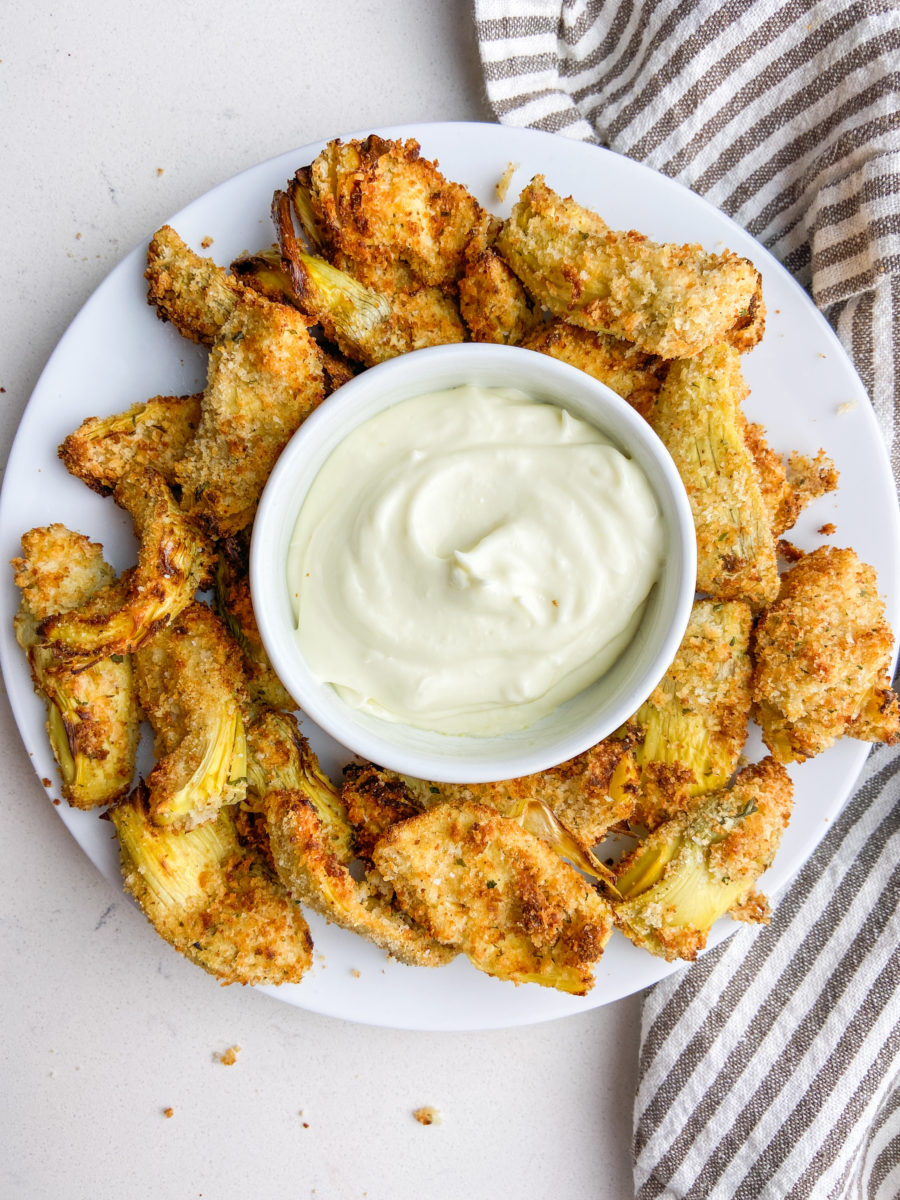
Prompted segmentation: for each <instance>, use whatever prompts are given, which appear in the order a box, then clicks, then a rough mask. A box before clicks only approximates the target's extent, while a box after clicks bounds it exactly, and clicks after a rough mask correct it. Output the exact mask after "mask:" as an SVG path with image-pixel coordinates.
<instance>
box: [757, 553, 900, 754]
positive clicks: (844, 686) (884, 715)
mask: <svg viewBox="0 0 900 1200" xmlns="http://www.w3.org/2000/svg"><path fill="white" fill-rule="evenodd" d="M892 650H893V636H892V634H891V630H890V628H889V626H888V624H887V622H886V620H885V618H884V603H883V601H882V599H881V597H880V596H879V594H878V584H877V580H876V577H875V571H874V570H873V569H872V567H870V566H868V565H866V564H865V563H862V562H860V561H859V558H858V557H857V555H856V553H855V552H854V551H853V550H850V549H840V548H838V547H836V546H820V547H819V549H817V550H814V551H813V552H812V553H811V554H807V555H805V556H804V557H803V558H801V559H800V561H799V562H798V563H797V564H796V565H795V566H793V567H791V569H790V570H789V571H787V572H785V574H784V575H783V576H782V578H781V590H780V591H779V593H778V598H777V600H776V601H775V602H774V604H772V605H771V607H770V608H768V609H767V610H766V611H765V612H764V613H763V614H762V616H761V618H760V620H759V624H758V625H757V628H756V631H755V636H754V653H755V658H756V668H755V671H754V675H753V700H754V703H755V711H756V716H757V719H758V720H759V723H760V725H761V726H762V731H763V740H764V741H765V743H766V745H767V746H768V747H769V749H770V750H771V752H772V754H773V755H774V756H775V757H776V758H777V759H778V760H779V761H780V762H802V761H803V760H804V759H807V758H811V757H812V756H813V755H815V754H819V753H821V751H823V750H825V749H827V747H828V746H830V745H832V743H833V742H834V741H835V740H836V739H837V738H840V737H855V738H860V739H862V740H863V741H870V742H896V741H898V740H900V709H898V702H897V695H896V693H895V692H894V691H893V689H892V688H891V680H890V674H889V671H890V662H891V653H892Z"/></svg>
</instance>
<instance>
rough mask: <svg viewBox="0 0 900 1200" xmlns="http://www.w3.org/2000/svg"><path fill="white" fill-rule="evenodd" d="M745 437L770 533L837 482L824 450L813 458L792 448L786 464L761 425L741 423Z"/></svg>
mask: <svg viewBox="0 0 900 1200" xmlns="http://www.w3.org/2000/svg"><path fill="white" fill-rule="evenodd" d="M744 441H745V442H746V443H747V448H748V449H749V451H750V453H751V454H752V455H753V461H754V463H755V464H756V470H757V472H758V474H759V483H760V489H761V491H762V497H763V502H764V503H765V506H766V508H767V509H768V511H769V515H770V523H771V527H772V535H773V537H776V538H779V537H781V535H782V534H783V533H786V532H787V530H789V529H792V528H793V527H794V525H795V524H796V522H797V518H798V517H799V516H800V514H801V512H803V510H804V508H806V506H807V505H808V504H811V503H812V501H813V500H816V499H818V497H819V496H824V495H825V494H826V492H833V491H834V490H835V489H836V488H837V486H838V472H837V471H836V470H835V466H834V463H833V462H832V461H831V459H830V458H829V457H828V455H827V454H826V453H825V451H824V450H819V452H818V453H817V454H816V456H815V457H814V458H810V457H809V456H808V455H805V454H800V453H799V452H797V451H795V452H794V453H793V454H791V455H789V457H788V461H787V464H785V462H784V460H783V459H782V457H781V455H780V454H776V453H775V451H774V450H772V449H771V447H770V446H769V445H768V443H767V441H766V435H765V430H764V429H763V427H762V426H761V425H757V424H752V425H751V424H749V423H748V424H746V425H745V426H744Z"/></svg>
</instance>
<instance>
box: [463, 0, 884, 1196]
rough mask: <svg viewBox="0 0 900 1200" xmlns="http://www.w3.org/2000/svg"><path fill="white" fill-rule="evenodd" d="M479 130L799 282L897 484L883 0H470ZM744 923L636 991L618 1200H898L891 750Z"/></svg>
mask: <svg viewBox="0 0 900 1200" xmlns="http://www.w3.org/2000/svg"><path fill="white" fill-rule="evenodd" d="M474 8H475V19H476V27H477V34H478V40H479V47H480V52H481V58H482V63H483V67H484V75H485V81H486V85H487V91H488V97H489V99H490V101H491V104H492V105H493V107H494V110H495V112H496V114H497V116H498V118H499V119H500V120H501V121H502V122H504V123H506V124H510V125H517V126H531V127H534V128H538V129H544V130H549V131H552V132H558V133H561V134H564V135H567V136H570V137H575V138H580V139H582V140H585V141H594V142H598V143H601V144H603V145H606V146H609V147H610V148H611V149H612V150H615V151H617V152H618V153H621V154H625V155H628V156H630V157H632V158H635V159H639V160H640V161H642V162H645V163H647V164H648V165H650V166H652V167H654V168H656V169H657V170H659V171H662V172H663V173H665V174H667V175H671V176H673V177H674V178H677V179H679V180H680V181H681V182H682V183H685V184H687V185H688V186H689V187H691V188H692V189H693V190H694V191H697V192H699V193H701V194H702V195H704V196H705V197H706V198H707V199H708V200H710V201H712V203H714V204H715V205H717V206H718V207H719V208H721V209H723V210H724V211H725V212H727V213H728V214H729V215H730V216H732V217H733V218H734V219H735V220H736V221H738V222H739V223H740V224H741V225H743V226H744V227H745V228H746V229H748V230H749V231H750V232H751V233H752V234H754V235H755V236H756V237H757V238H758V239H759V240H760V241H761V242H763V243H764V244H765V245H766V246H767V247H768V248H769V249H770V250H771V251H772V252H773V253H774V254H775V255H776V256H777V257H778V258H780V259H781V261H782V262H783V263H784V264H785V265H786V266H787V267H788V268H789V269H790V270H791V271H793V272H794V273H795V275H796V276H797V277H798V279H799V280H800V281H801V282H802V283H803V284H804V285H806V286H807V287H808V288H809V289H810V291H811V292H812V295H813V297H814V299H815V301H816V303H817V304H818V305H819V307H820V308H822V309H823V310H824V312H825V313H826V315H827V316H828V318H829V319H830V320H831V322H832V324H833V325H834V327H835V329H836V330H837V333H838V336H839V337H840V338H841V341H842V342H843V344H844V346H845V347H846V348H847V350H848V352H849V353H850V355H851V357H852V358H853V361H854V363H855V364H856V368H857V370H858V371H859V373H860V375H861V377H862V380H863V383H864V384H865V385H866V389H867V391H868V393H869V395H870V397H871V399H872V403H873V405H874V407H875V411H876V413H877V416H878V419H879V422H880V424H881V428H882V431H883V433H884V437H885V441H886V444H887V446H888V448H889V453H890V455H891V461H892V465H893V468H894V475H895V478H896V480H897V483H898V487H900V8H898V7H897V5H896V4H894V3H879V2H877V0H867V2H856V3H851V2H849V0H820V2H818V3H816V2H814V0H781V2H777V0H725V2H724V3H709V2H703V0H701V2H697V0H475V3H474ZM789 892H790V894H789V897H786V898H783V899H782V902H781V903H779V904H778V905H777V907H776V910H775V914H774V917H773V920H772V923H771V924H770V925H769V926H767V927H764V928H763V929H762V930H759V931H757V930H755V929H741V930H740V931H739V932H737V933H736V934H735V935H734V936H733V937H732V938H731V939H729V940H728V941H727V942H725V943H724V944H723V945H722V946H720V947H719V948H718V949H717V950H714V951H712V952H710V953H709V954H707V955H705V956H703V957H702V958H701V960H700V961H699V962H698V963H697V964H695V966H693V967H692V968H691V970H690V971H687V972H682V973H678V974H676V975H675V976H673V977H671V978H670V979H668V980H666V981H664V982H663V983H660V984H658V985H657V986H656V987H655V988H653V989H652V990H651V991H650V992H649V993H647V995H646V997H645V1000H644V1011H643V1030H642V1047H641V1062H640V1082H639V1087H638V1093H637V1096H636V1099H635V1113H634V1120H635V1125H634V1177H635V1192H636V1196H637V1197H638V1198H639V1200H654V1198H657V1197H666V1198H671V1200H678V1198H681V1197H692V1198H693V1197H696V1198H700V1197H702V1198H704V1200H713V1198H721V1200H724V1198H726V1197H727V1198H728V1200H732V1198H740V1200H785V1198H787V1197H790V1198H792V1200H793V1198H794V1197H797V1198H800V1197H813V1198H815V1200H818V1198H820V1197H821V1198H823V1200H824V1198H828V1200H837V1198H838V1197H851V1196H852V1197H866V1198H867V1200H896V1197H898V1196H900V755H898V753H897V752H895V751H890V750H887V749H884V748H881V749H878V750H876V751H875V752H874V753H873V754H872V755H871V756H870V758H869V760H868V763H867V767H866V771H865V773H864V775H863V778H862V781H861V783H860V784H859V786H858V788H857V790H856V792H855V794H854V796H853V798H852V799H851V801H850V802H849V803H848V805H847V807H846V808H845V810H844V812H843V814H842V816H841V818H840V820H839V821H838V822H836V823H835V826H834V828H833V829H832V830H831V831H830V833H829V835H828V836H827V837H826V838H825V840H824V841H823V842H822V844H821V845H820V847H819V849H818V850H817V852H816V853H815V855H814V856H813V857H812V859H810V861H809V862H808V863H807V865H806V867H805V868H804V869H803V871H802V872H801V873H800V875H799V876H798V878H797V879H796V880H795V881H794V882H793V884H792V885H791V887H790V889H789Z"/></svg>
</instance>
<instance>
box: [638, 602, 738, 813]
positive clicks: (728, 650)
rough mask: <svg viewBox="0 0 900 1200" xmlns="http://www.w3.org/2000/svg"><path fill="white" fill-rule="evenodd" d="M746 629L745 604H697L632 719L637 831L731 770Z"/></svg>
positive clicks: (735, 759) (735, 756)
mask: <svg viewBox="0 0 900 1200" xmlns="http://www.w3.org/2000/svg"><path fill="white" fill-rule="evenodd" d="M751 625H752V614H751V612H750V608H749V606H748V605H747V604H745V603H744V602H743V601H742V600H730V601H717V600H697V601H695V603H694V607H693V609H692V611H691V617H690V620H689V621H688V627H687V630H686V631H685V635H684V638H683V639H682V642H681V645H680V646H679V648H678V653H677V654H676V655H675V659H674V661H673V663H672V665H671V666H670V667H669V669H668V670H667V671H666V674H665V676H664V677H663V679H662V681H661V682H660V683H659V685H658V686H657V687H656V688H655V689H654V691H653V692H652V693H651V695H650V696H649V698H648V699H647V700H646V701H645V702H644V704H642V705H641V707H640V708H639V709H638V711H637V712H636V713H635V715H634V717H632V719H631V724H632V725H633V726H637V727H638V728H639V729H640V731H641V733H640V741H639V743H638V745H637V746H636V748H635V758H636V760H637V763H638V766H639V768H640V773H641V778H640V791H639V796H638V801H637V804H636V806H635V809H634V812H633V813H632V820H633V821H634V822H636V823H637V824H638V825H642V826H644V827H646V828H648V829H652V828H654V827H655V826H656V825H658V824H659V822H660V820H664V819H666V818H667V817H669V816H671V815H673V814H674V813H676V812H677V811H678V810H679V809H681V808H684V807H685V806H686V804H687V800H688V798H689V797H691V796H698V795H701V794H702V793H703V792H710V791H714V790H715V789H717V788H720V787H723V786H724V785H725V784H726V783H727V782H728V780H729V779H730V778H731V776H732V774H733V772H734V771H735V769H736V767H737V765H738V759H739V757H740V754H741V751H742V750H743V747H744V742H745V741H746V738H747V725H748V723H749V720H750V676H751V670H752V667H751V663H750V654H749V648H750V629H751Z"/></svg>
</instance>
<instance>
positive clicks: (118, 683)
mask: <svg viewBox="0 0 900 1200" xmlns="http://www.w3.org/2000/svg"><path fill="white" fill-rule="evenodd" d="M12 565H13V569H14V570H15V582H16V585H17V586H18V587H20V588H21V589H22V600H21V604H20V607H19V611H18V613H17V614H16V617H15V619H14V622H13V624H14V628H15V633H16V639H17V641H18V642H19V645H20V646H21V647H22V649H23V650H24V651H25V653H26V655H27V657H28V663H29V666H30V668H31V677H32V681H33V683H34V688H35V691H36V692H37V693H38V695H40V696H43V698H44V700H45V701H46V704H47V731H48V736H49V739H50V746H51V749H52V750H53V755H54V757H55V758H56V761H57V764H58V766H59V769H60V777H61V784H62V793H63V796H64V797H65V799H66V800H67V801H68V802H69V804H71V805H72V806H73V807H74V808H95V807H97V806H99V805H103V804H111V803H112V802H113V801H115V800H118V799H119V798H120V797H121V796H123V795H126V794H127V792H128V790H129V789H130V787H131V783H132V779H133V775H134V765H135V756H136V753H137V741H138V710H137V698H136V695H135V687H134V676H133V671H132V664H131V659H130V657H128V656H126V655H119V654H117V655H115V656H114V657H103V658H101V659H100V660H99V661H98V662H95V663H93V664H92V665H90V666H88V667H82V666H81V665H80V664H74V665H73V664H70V663H68V662H65V661H59V660H57V659H56V658H55V657H54V655H53V652H52V650H51V649H50V648H49V647H48V646H47V645H46V643H45V642H44V640H43V639H42V638H41V637H40V636H39V634H38V632H37V624H38V620H39V619H40V618H45V617H48V616H50V615H52V614H54V613H56V612H60V611H64V610H66V609H71V608H77V607H78V606H79V605H80V604H83V603H85V602H86V601H87V600H89V599H90V597H91V596H92V595H93V594H94V593H95V592H97V591H99V590H101V589H102V588H104V587H107V586H110V584H111V583H112V581H113V580H114V578H115V577H114V574H113V571H112V568H111V567H109V566H107V564H106V563H105V562H104V561H103V554H102V547H101V546H99V545H97V544H96V543H92V542H90V541H88V539H87V538H86V537H84V535H83V534H80V533H74V532H72V531H71V530H69V529H66V528H65V526H63V525H58V524H57V525H50V526H46V527H43V528H38V529H32V530H30V531H29V532H28V533H26V534H24V535H23V536H22V557H21V558H15V559H13V563H12Z"/></svg>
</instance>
